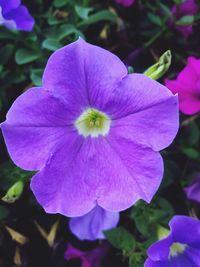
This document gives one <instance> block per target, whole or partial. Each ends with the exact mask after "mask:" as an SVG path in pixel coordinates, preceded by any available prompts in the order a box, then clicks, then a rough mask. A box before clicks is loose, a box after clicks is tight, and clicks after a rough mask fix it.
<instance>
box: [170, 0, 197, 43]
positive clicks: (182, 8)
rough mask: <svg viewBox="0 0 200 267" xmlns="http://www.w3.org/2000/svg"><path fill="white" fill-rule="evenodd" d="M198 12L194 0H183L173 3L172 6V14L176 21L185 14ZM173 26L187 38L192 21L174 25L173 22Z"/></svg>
mask: <svg viewBox="0 0 200 267" xmlns="http://www.w3.org/2000/svg"><path fill="white" fill-rule="evenodd" d="M197 12H198V6H197V4H196V2H195V0H185V1H183V3H181V4H179V5H178V6H177V5H174V6H173V7H172V14H173V15H174V17H175V20H176V21H178V20H180V19H181V18H183V17H185V16H193V15H195V14H196V13H197ZM172 25H173V27H175V29H176V30H177V31H179V32H180V33H181V34H182V35H183V36H184V37H185V38H187V37H188V36H189V35H190V34H191V33H192V23H191V25H176V24H175V22H174V23H172Z"/></svg>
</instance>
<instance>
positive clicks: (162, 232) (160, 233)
mask: <svg viewBox="0 0 200 267" xmlns="http://www.w3.org/2000/svg"><path fill="white" fill-rule="evenodd" d="M169 232H170V231H169V229H167V228H165V227H163V226H161V225H159V226H158V229H157V235H158V240H161V239H164V238H165V237H167V236H168V235H169Z"/></svg>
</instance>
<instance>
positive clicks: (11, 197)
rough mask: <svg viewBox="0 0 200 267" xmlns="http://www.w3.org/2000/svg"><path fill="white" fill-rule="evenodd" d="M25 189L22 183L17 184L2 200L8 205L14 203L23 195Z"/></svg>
mask: <svg viewBox="0 0 200 267" xmlns="http://www.w3.org/2000/svg"><path fill="white" fill-rule="evenodd" d="M23 189H24V183H23V182H22V181H18V182H16V183H15V184H14V185H12V186H11V187H10V188H9V189H8V191H7V193H6V195H5V196H4V197H3V198H2V200H3V201H5V202H7V203H14V202H15V201H16V200H17V199H19V198H20V196H21V195H22V193H23Z"/></svg>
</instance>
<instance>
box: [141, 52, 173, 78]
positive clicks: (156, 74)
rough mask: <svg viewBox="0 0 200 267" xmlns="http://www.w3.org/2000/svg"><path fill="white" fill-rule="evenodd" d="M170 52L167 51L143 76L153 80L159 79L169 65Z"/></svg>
mask: <svg viewBox="0 0 200 267" xmlns="http://www.w3.org/2000/svg"><path fill="white" fill-rule="evenodd" d="M171 58H172V55H171V51H170V50H167V51H166V52H165V53H164V54H163V55H162V56H161V57H160V58H159V60H158V62H156V63H155V64H154V65H152V66H151V67H149V68H148V69H147V70H146V71H145V72H144V74H145V75H146V76H148V77H150V78H152V79H154V80H158V79H159V78H161V77H162V76H163V75H164V74H165V73H166V72H167V71H168V69H169V67H170V65H171Z"/></svg>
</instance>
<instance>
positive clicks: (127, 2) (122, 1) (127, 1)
mask: <svg viewBox="0 0 200 267" xmlns="http://www.w3.org/2000/svg"><path fill="white" fill-rule="evenodd" d="M115 1H116V2H117V3H119V4H121V5H123V6H126V7H128V6H131V5H132V4H133V3H134V2H135V0H115Z"/></svg>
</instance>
